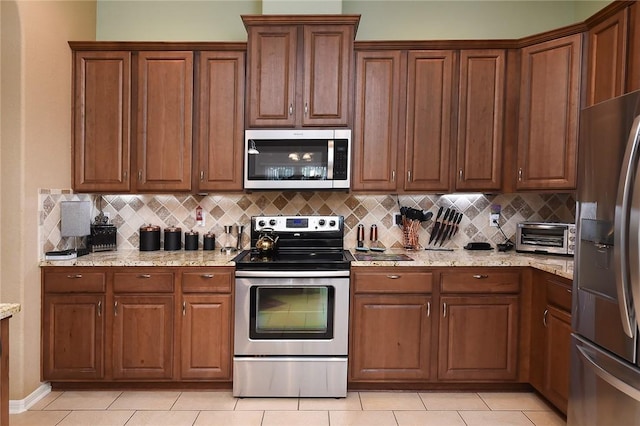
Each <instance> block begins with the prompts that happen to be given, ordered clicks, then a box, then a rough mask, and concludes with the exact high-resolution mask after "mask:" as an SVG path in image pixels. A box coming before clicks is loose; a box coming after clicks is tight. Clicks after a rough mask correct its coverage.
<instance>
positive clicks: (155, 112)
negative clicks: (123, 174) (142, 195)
mask: <svg viewBox="0 0 640 426" xmlns="http://www.w3.org/2000/svg"><path fill="white" fill-rule="evenodd" d="M137 83H138V90H137V95H138V98H137V103H136V105H137V111H138V114H137V125H136V128H137V132H136V146H137V149H136V154H137V159H136V164H137V170H136V173H137V183H136V188H137V189H138V190H140V191H190V190H191V146H192V144H193V141H192V133H193V132H192V121H193V113H192V109H193V106H192V104H193V52H179V51H176V52H140V53H138V81H137Z"/></svg>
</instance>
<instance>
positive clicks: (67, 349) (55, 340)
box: [42, 294, 104, 380]
mask: <svg viewBox="0 0 640 426" xmlns="http://www.w3.org/2000/svg"><path fill="white" fill-rule="evenodd" d="M103 306H104V295H98V294H91V295H70V294H45V296H44V301H43V313H42V379H43V380H100V379H103V378H104V316H103Z"/></svg>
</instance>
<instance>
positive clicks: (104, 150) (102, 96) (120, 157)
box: [72, 51, 131, 192]
mask: <svg viewBox="0 0 640 426" xmlns="http://www.w3.org/2000/svg"><path fill="white" fill-rule="evenodd" d="M73 57H74V67H73V74H74V76H73V78H74V84H73V103H74V107H73V143H72V147H73V189H74V190H75V191H78V192H94V191H114V192H121V191H128V190H129V189H130V184H129V182H130V180H129V167H130V159H129V153H130V132H131V128H130V126H131V123H130V114H131V108H130V105H131V93H130V86H131V53H130V52H124V51H108V52H95V51H76V52H74V54H73Z"/></svg>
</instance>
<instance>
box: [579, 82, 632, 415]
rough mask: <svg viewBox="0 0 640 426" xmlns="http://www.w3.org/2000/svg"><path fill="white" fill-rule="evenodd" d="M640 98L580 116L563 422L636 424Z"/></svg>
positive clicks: (603, 105) (601, 105)
mask: <svg viewBox="0 0 640 426" xmlns="http://www.w3.org/2000/svg"><path fill="white" fill-rule="evenodd" d="M639 127H640V91H637V92H632V93H629V94H627V95H624V96H621V97H618V98H615V99H611V100H609V101H605V102H601V103H599V104H597V105H594V106H591V107H589V108H585V109H584V110H583V111H582V114H581V117H580V142H579V161H578V170H579V175H578V176H579V177H578V192H577V201H578V203H577V209H576V225H577V232H578V241H579V243H578V244H577V247H576V254H575V277H574V283H573V319H572V321H573V324H572V327H573V331H574V333H573V334H572V337H571V339H572V341H571V373H570V374H571V387H570V396H569V411H568V414H567V423H568V424H569V425H571V426H573V425H580V426H584V425H640V361H639V359H638V352H639V345H638V316H639V315H640V140H639V135H640V129H639Z"/></svg>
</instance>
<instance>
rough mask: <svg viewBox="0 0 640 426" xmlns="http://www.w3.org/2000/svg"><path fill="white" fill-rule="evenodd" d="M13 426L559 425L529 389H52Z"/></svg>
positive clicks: (13, 420)
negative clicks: (289, 392)
mask: <svg viewBox="0 0 640 426" xmlns="http://www.w3.org/2000/svg"><path fill="white" fill-rule="evenodd" d="M10 424H11V426H26V425H34V426H50V425H59V426H76V425H77V426H80V425H81V426H87V425H90V426H107V425H108V426H123V425H126V426H143V425H153V426H163V425H165V426H168V425H175V426H183V425H189V426H206V425H224V426H233V425H238V426H289V425H291V426H294V425H303V426H347V425H349V426H359V425H363V426H364V425H366V426H377V425H380V426H390V425H393V426H405V425H424V426H428V425H437V426H448V425H451V426H454V425H455V426H484V425H491V426H499V425H515V426H519V425H527V426H532V425H536V426H547V425H548V426H557V425H565V420H564V419H563V418H562V417H561V416H559V415H558V414H557V413H556V412H555V411H553V410H552V409H551V408H549V406H548V405H547V404H546V403H545V402H544V401H543V400H542V399H541V398H539V397H538V396H537V395H535V394H533V393H527V392H506V393H505V392H479V393H475V392H462V393H458V392H349V394H348V395H347V397H346V398H340V399H335V398H244V399H238V398H234V397H233V396H232V395H231V392H229V391H184V392H180V391H125V392H120V391H115V392H114V391H78V392H76V391H66V392H55V391H54V392H51V393H50V394H49V395H47V396H46V397H45V398H43V399H42V400H40V401H38V403H37V404H35V405H34V406H33V407H32V408H31V409H30V410H29V411H27V412H24V413H20V414H12V415H11V416H10Z"/></svg>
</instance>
